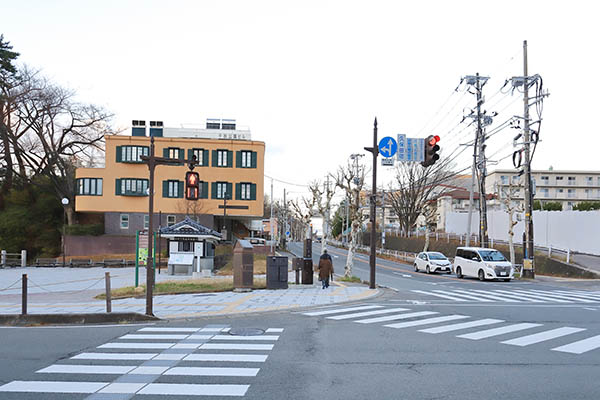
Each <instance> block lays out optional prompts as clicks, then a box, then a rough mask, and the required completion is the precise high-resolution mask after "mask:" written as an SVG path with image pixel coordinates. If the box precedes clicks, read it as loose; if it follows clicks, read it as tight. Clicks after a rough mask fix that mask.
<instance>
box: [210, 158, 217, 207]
mask: <svg viewBox="0 0 600 400" xmlns="http://www.w3.org/2000/svg"><path fill="white" fill-rule="evenodd" d="M213 152H214V150H213ZM210 186H211V187H210V191H211V194H210V198H211V199H216V198H217V182H213V183H211V184H210Z"/></svg>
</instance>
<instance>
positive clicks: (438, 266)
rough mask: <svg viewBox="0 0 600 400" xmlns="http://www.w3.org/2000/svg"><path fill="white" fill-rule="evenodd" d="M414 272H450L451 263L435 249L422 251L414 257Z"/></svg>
mask: <svg viewBox="0 0 600 400" xmlns="http://www.w3.org/2000/svg"><path fill="white" fill-rule="evenodd" d="M414 265H415V272H419V271H425V272H427V273H428V274H430V273H432V272H446V273H448V274H449V273H451V272H452V263H451V262H450V260H448V258H446V256H445V255H443V254H442V253H439V252H437V251H424V252H421V253H419V254H417V257H416V258H415V264H414Z"/></svg>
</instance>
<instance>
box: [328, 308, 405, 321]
mask: <svg viewBox="0 0 600 400" xmlns="http://www.w3.org/2000/svg"><path fill="white" fill-rule="evenodd" d="M398 311H409V310H408V308H387V309H385V310H375V311H364V312H360V313H353V314H344V315H334V316H333V317H325V318H327V319H333V320H342V319H353V318H360V317H367V316H369V315H380V314H389V313H392V312H398Z"/></svg>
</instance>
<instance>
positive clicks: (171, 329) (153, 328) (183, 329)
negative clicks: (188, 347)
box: [138, 327, 200, 332]
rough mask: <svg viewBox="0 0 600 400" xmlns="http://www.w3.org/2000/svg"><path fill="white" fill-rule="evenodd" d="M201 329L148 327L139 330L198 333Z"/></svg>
mask: <svg viewBox="0 0 600 400" xmlns="http://www.w3.org/2000/svg"><path fill="white" fill-rule="evenodd" d="M199 330H200V328H158V327H156V328H155V327H148V328H142V329H138V332H198V331H199Z"/></svg>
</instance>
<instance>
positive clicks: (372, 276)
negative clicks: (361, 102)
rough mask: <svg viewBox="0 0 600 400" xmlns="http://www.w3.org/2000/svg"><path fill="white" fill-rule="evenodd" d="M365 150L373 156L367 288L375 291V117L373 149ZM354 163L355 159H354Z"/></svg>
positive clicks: (376, 149)
mask: <svg viewBox="0 0 600 400" xmlns="http://www.w3.org/2000/svg"><path fill="white" fill-rule="evenodd" d="M365 150H367V151H370V152H371V153H372V154H373V189H372V191H371V198H370V201H371V235H370V236H371V256H370V257H369V264H370V266H371V273H370V282H369V288H370V289H375V265H376V261H377V258H376V256H377V238H376V237H375V236H376V235H377V226H376V222H377V219H376V216H375V212H376V211H377V156H378V155H379V146H377V117H375V122H374V123H373V147H365ZM355 161H356V159H355Z"/></svg>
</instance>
